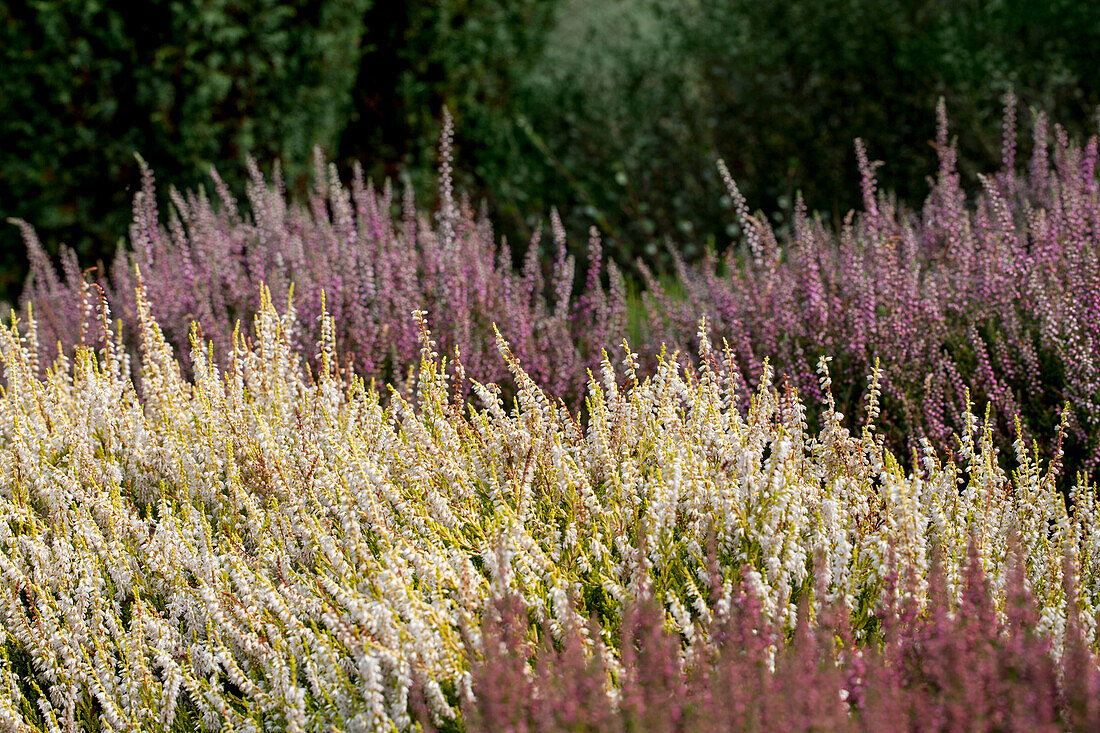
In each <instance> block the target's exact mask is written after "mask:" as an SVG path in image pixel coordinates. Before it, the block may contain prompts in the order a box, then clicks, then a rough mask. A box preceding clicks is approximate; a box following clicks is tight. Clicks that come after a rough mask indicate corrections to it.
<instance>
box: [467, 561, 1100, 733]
mask: <svg viewBox="0 0 1100 733" xmlns="http://www.w3.org/2000/svg"><path fill="white" fill-rule="evenodd" d="M715 580H716V581H717V582H716V583H715V584H714V585H715V591H716V593H715V596H716V598H715V600H716V603H715V609H716V613H715V614H714V615H713V616H712V617H710V618H708V619H706V620H705V621H702V622H698V623H697V624H696V628H695V629H694V633H695V634H697V635H698V636H699V637H700V638H701V640H702V641H701V643H700V644H699V646H700V647H701V650H699V651H698V652H697V653H696V654H695V655H694V656H690V657H689V656H686V655H684V654H683V653H682V652H681V639H680V634H678V633H676V632H675V631H674V630H670V629H669V628H667V627H666V626H665V615H664V613H663V612H662V610H661V608H660V606H659V605H658V604H656V603H655V602H654V600H653V598H652V596H648V595H647V596H644V597H642V598H639V599H635V600H633V601H632V606H631V608H632V610H631V611H630V612H629V613H628V614H627V617H626V619H625V621H624V624H623V627H622V632H621V633H622V638H623V641H622V653H621V658H618V659H617V658H615V657H612V656H611V655H609V654H608V651H607V650H606V649H604V648H601V647H599V646H598V645H597V647H596V650H595V653H589V652H588V651H587V647H589V646H593V644H592V639H591V636H590V632H589V630H588V629H586V628H585V627H581V626H574V627H571V628H570V629H569V632H568V633H566V634H565V635H563V636H562V638H561V642H560V643H559V644H558V645H557V646H555V645H554V644H553V643H551V639H550V635H549V634H544V635H543V638H542V639H541V640H536V639H534V638H532V636H531V634H530V633H529V631H528V624H527V618H526V614H525V613H524V612H523V608H522V603H521V602H520V601H518V599H517V598H516V597H515V596H512V597H501V598H498V599H496V600H495V601H494V603H493V605H492V606H491V607H490V610H489V613H487V614H486V617H485V621H484V624H483V631H482V647H483V649H484V652H483V657H482V658H481V659H479V660H477V661H475V663H474V665H473V691H474V701H473V704H472V705H471V706H470V710H469V711H468V718H469V721H470V724H469V726H468V728H469V729H470V730H486V731H489V730H526V731H566V730H570V731H572V730H598V731H626V730H645V731H745V730H753V731H756V730H760V731H765V730H866V731H879V730H970V731H1000V730H1044V731H1056V730H1066V729H1067V728H1068V729H1072V730H1094V729H1095V728H1096V727H1097V726H1098V725H1100V705H1098V704H1097V697H1096V693H1097V692H1098V691H1100V667H1098V666H1097V660H1096V657H1095V655H1093V654H1092V653H1091V652H1090V651H1089V650H1088V648H1087V647H1086V646H1085V645H1084V644H1082V639H1081V635H1080V632H1079V628H1080V627H1079V619H1078V618H1071V619H1069V621H1068V626H1067V644H1068V645H1069V647H1068V649H1067V653H1066V654H1064V655H1063V657H1062V659H1061V661H1060V662H1056V661H1055V660H1054V659H1053V658H1052V657H1051V655H1050V640H1049V638H1048V637H1045V636H1044V635H1042V634H1040V633H1037V630H1036V622H1037V615H1036V613H1035V607H1034V603H1033V602H1032V599H1031V598H1030V596H1029V594H1028V592H1027V590H1026V588H1025V583H1024V573H1023V572H1022V567H1021V566H1020V565H1019V563H1015V564H1014V565H1013V566H1012V569H1011V570H1010V571H1009V583H1008V588H1007V595H1006V598H1005V604H1004V608H1003V613H1001V612H999V611H998V608H997V607H996V604H995V603H994V599H993V596H992V595H991V594H990V593H989V587H988V580H987V578H986V577H985V574H984V573H983V571H982V566H981V561H980V559H979V557H978V553H977V551H976V546H975V545H973V544H972V545H971V553H970V560H969V562H968V564H967V566H966V569H965V572H964V578H963V580H964V589H963V593H962V597H961V599H960V600H959V602H958V603H957V604H956V603H955V602H954V601H953V599H950V598H949V597H948V594H947V593H946V592H945V590H946V589H945V586H944V575H943V573H942V571H941V568H940V567H939V566H938V565H933V567H932V570H931V573H930V575H929V585H930V588H929V602H928V606H927V609H926V613H925V614H923V615H922V614H918V613H917V612H916V608H915V605H914V604H913V601H912V596H909V598H908V599H907V600H904V601H899V599H898V596H897V594H896V584H894V583H893V582H891V583H889V584H888V585H889V589H888V596H887V597H888V599H889V601H888V604H887V606H886V608H885V612H884V613H883V615H882V626H881V629H880V632H879V634H878V636H879V641H880V644H879V645H874V646H870V647H865V646H857V645H855V644H854V643H853V640H852V636H851V633H850V628H849V627H848V626H847V623H846V622H847V617H846V615H845V614H844V613H843V612H841V613H837V610H838V609H837V608H836V607H835V606H830V605H829V604H827V603H826V604H822V607H821V611H820V612H819V613H818V614H817V618H816V619H815V623H813V624H811V622H810V619H809V618H808V615H809V607H808V605H807V604H805V603H804V604H803V606H802V608H801V609H800V614H799V621H798V625H797V626H796V628H795V629H794V630H793V631H792V632H791V633H790V634H784V633H782V632H781V631H779V630H777V629H775V627H774V625H773V624H771V623H769V621H768V619H767V618H765V617H764V615H763V614H762V612H761V606H760V603H759V602H758V599H757V597H756V595H755V592H754V590H753V588H752V587H751V585H749V584H747V583H744V584H742V586H741V588H740V589H739V590H738V591H737V592H736V593H735V594H734V596H733V597H729V596H727V595H726V592H727V591H726V590H725V589H723V588H722V586H721V580H720V578H719V577H718V576H717V575H715ZM891 580H892V579H891ZM910 590H912V589H911V588H910ZM1070 591H1071V592H1072V589H1070ZM1074 607H1075V606H1074V605H1073V604H1070V605H1069V606H1068V608H1069V609H1070V610H1071V611H1072V609H1073V608H1074ZM598 631H599V629H598V628H597V629H594V630H593V631H592V632H591V635H594V634H595V633H598ZM540 642H541V643H540ZM1059 679H1062V680H1063V683H1062V684H1059ZM610 680H617V683H618V686H617V688H615V689H614V692H613V694H612V695H611V696H609V695H608V694H607V689H606V688H607V686H608V684H609V681H610Z"/></svg>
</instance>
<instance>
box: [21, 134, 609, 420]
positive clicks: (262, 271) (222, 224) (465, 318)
mask: <svg viewBox="0 0 1100 733" xmlns="http://www.w3.org/2000/svg"><path fill="white" fill-rule="evenodd" d="M451 143H452V126H451V123H450V118H449V117H448V118H447V121H446V124H445V125H444V132H443V136H442V139H441V145H440V166H441V169H440V199H441V201H442V204H441V208H440V211H439V213H438V216H437V218H436V221H434V222H432V221H429V219H428V217H427V216H426V215H424V214H422V213H418V211H417V209H416V207H415V205H414V203H413V200H412V198H411V193H410V192H408V191H406V194H405V197H404V199H403V200H402V201H400V202H398V201H395V200H394V193H393V191H392V189H391V188H390V186H389V184H388V183H387V185H386V186H385V187H384V188H383V189H382V190H381V191H378V190H376V189H375V188H374V187H373V185H372V184H370V183H366V182H364V180H363V175H362V170H361V168H359V167H356V168H355V171H354V174H353V177H352V181H351V185H350V188H349V187H345V186H344V185H343V183H342V182H341V180H340V178H339V176H338V174H337V171H336V169H335V167H334V166H332V165H328V166H326V165H325V163H324V161H323V160H322V159H321V158H320V157H318V158H317V160H316V178H315V183H316V185H315V187H314V189H313V191H312V194H311V195H310V197H309V199H308V201H307V203H306V204H305V205H301V206H299V205H295V204H292V203H290V202H289V201H288V197H287V192H286V189H285V188H284V185H283V181H282V178H281V176H280V173H279V170H278V168H276V169H275V172H274V174H273V180H272V181H271V182H268V181H266V180H265V179H264V177H263V175H262V174H261V173H260V171H259V169H258V168H257V166H256V165H255V164H254V163H253V164H250V166H249V170H250V173H251V183H250V185H249V187H248V200H249V205H250V210H251V216H247V215H246V214H245V213H244V212H243V211H242V210H241V206H240V205H239V204H238V202H237V201H236V200H235V199H234V197H233V196H232V194H231V193H230V192H229V190H228V189H227V188H226V186H225V185H223V184H222V182H221V180H220V179H219V178H218V176H217V173H216V171H212V172H211V175H212V176H213V178H214V182H215V184H216V185H215V188H216V190H217V193H218V201H217V202H214V201H211V200H210V199H208V198H207V197H206V196H205V195H204V194H203V193H202V191H199V192H195V193H189V194H182V193H180V192H178V191H175V190H172V191H170V199H171V202H172V207H171V210H170V213H169V215H168V217H167V222H162V220H161V216H160V212H159V209H158V206H157V199H156V189H155V184H154V180H153V175H152V172H151V171H150V170H149V169H148V167H144V168H143V185H142V188H141V190H140V191H139V192H138V193H137V195H136V196H135V199H134V222H133V225H132V227H131V229H130V246H129V247H128V248H125V249H124V250H123V251H121V252H120V253H119V255H118V257H117V258H116V260H115V261H114V264H113V266H112V268H111V271H110V277H109V278H107V277H105V275H104V273H102V272H101V273H100V276H99V278H98V284H99V285H100V286H101V288H102V289H103V290H104V291H105V292H106V293H107V294H108V299H109V300H110V302H111V304H112V306H113V308H114V310H115V311H116V312H117V313H118V314H119V315H120V316H121V317H122V321H123V324H124V329H123V330H124V334H125V337H126V340H127V342H128V343H131V344H135V343H136V342H137V336H138V333H139V329H140V326H139V324H138V310H137V305H136V302H135V300H134V292H135V288H136V285H137V282H136V279H135V272H136V269H140V271H141V277H142V281H143V283H144V287H145V288H146V290H147V292H148V293H149V297H150V299H151V301H152V303H154V308H155V313H154V315H155V316H156V317H157V318H158V320H159V321H160V322H162V323H164V324H165V326H164V333H165V336H166V338H167V339H168V340H169V342H170V343H171V344H172V345H173V347H174V348H175V349H176V350H177V351H178V352H179V353H181V354H183V355H185V362H186V354H188V353H189V346H188V339H189V332H190V324H191V322H192V321H198V322H199V323H200V324H201V326H202V329H203V331H202V333H203V335H204V336H205V337H206V338H208V339H210V340H211V341H212V342H213V343H214V347H215V353H216V354H217V355H218V356H219V357H224V356H225V355H227V354H228V353H229V351H230V350H231V348H232V339H233V334H234V331H235V328H236V325H237V324H238V322H239V323H241V324H242V326H243V328H244V329H245V332H246V333H247V329H248V327H249V324H250V323H251V321H252V318H253V317H254V315H255V313H256V309H255V293H256V292H257V290H258V288H259V287H260V285H261V284H266V286H267V287H268V288H269V289H270V290H271V293H272V296H273V297H274V298H276V299H277V300H278V301H279V302H285V301H286V300H287V299H288V298H290V296H291V294H293V295H294V301H293V304H294V307H296V308H297V309H298V320H297V324H298V325H297V327H296V328H297V330H296V332H295V333H293V334H291V336H290V338H291V341H292V344H293V345H294V346H295V347H298V348H303V349H307V348H308V347H309V346H310V345H312V344H314V343H316V342H317V341H318V340H319V338H320V335H321V334H320V329H321V320H320V313H321V308H322V302H323V303H324V307H325V308H327V312H328V313H330V314H331V315H332V319H333V323H334V324H335V328H336V332H335V337H336V340H337V343H338V344H339V346H340V352H341V354H342V355H343V359H344V360H345V363H342V364H341V366H350V367H352V368H354V370H355V371H356V373H358V374H359V375H361V376H363V377H364V378H365V379H367V380H370V379H377V380H378V381H379V382H380V383H382V382H386V383H403V382H404V381H405V380H406V379H407V378H408V374H407V373H406V372H404V371H403V370H406V369H407V368H408V367H409V366H410V365H413V364H414V363H415V360H416V355H417V353H418V348H419V347H418V346H417V333H416V329H415V326H414V324H413V322H412V321H411V320H410V318H409V315H408V314H409V313H410V312H412V311H413V310H414V309H418V308H419V309H423V310H425V311H426V313H427V314H428V316H429V318H431V320H432V321H433V323H435V324H437V336H438V338H439V339H440V343H441V345H442V348H444V349H445V350H446V352H447V353H451V354H453V353H454V351H455V350H456V349H457V350H458V351H459V352H460V353H461V355H462V361H463V364H464V365H465V367H466V369H467V370H468V372H469V373H470V374H471V375H472V376H475V377H477V378H478V379H481V380H483V381H495V382H506V381H507V380H508V372H507V369H506V368H505V366H504V363H503V362H502V361H501V360H500V359H499V358H498V357H497V355H496V351H495V347H494V346H493V340H492V329H493V326H494V324H497V325H498V327H499V328H500V330H501V332H502V333H503V334H504V335H505V336H506V337H507V338H508V340H509V342H510V343H511V344H512V349H513V351H514V353H515V354H516V356H517V357H518V358H519V359H521V360H522V361H523V363H524V364H525V367H526V369H527V370H528V371H529V373H530V374H531V375H532V376H533V377H534V378H535V379H536V380H538V382H539V384H540V385H542V386H543V387H545V388H547V389H548V390H549V391H550V393H551V394H553V395H554V396H555V397H560V398H565V399H568V400H569V401H570V402H572V403H574V404H576V403H578V402H579V401H580V399H581V396H582V394H583V391H584V375H585V369H586V368H590V367H591V368H594V367H596V366H598V363H599V361H598V360H599V349H600V348H602V345H603V344H605V343H614V342H615V341H616V340H618V339H621V338H622V337H623V336H624V335H625V329H626V285H625V282H624V280H623V277H622V275H621V273H620V272H619V270H618V269H617V267H616V266H615V265H614V263H613V262H605V261H604V254H603V251H602V247H601V243H600V239H599V236H598V235H597V234H596V233H595V232H593V233H592V235H591V238H590V240H589V242H588V248H587V250H588V251H587V270H586V272H585V274H584V279H583V281H582V280H581V279H580V278H579V277H578V276H577V273H576V270H577V264H576V261H575V257H574V256H573V255H571V254H570V253H569V251H568V247H567V240H566V234H565V230H564V229H563V228H562V226H561V222H560V220H559V218H558V216H557V213H556V212H555V213H553V214H552V216H551V222H550V223H551V227H550V229H551V233H552V240H553V243H552V248H551V249H552V252H553V253H554V254H553V262H552V265H551V267H549V268H546V269H545V271H544V268H543V266H542V262H541V253H542V251H543V249H542V248H541V247H540V237H539V236H536V237H535V238H534V239H533V240H532V241H531V243H530V247H529V248H528V251H527V254H526V256H525V257H524V259H523V261H522V262H521V263H519V266H518V267H515V266H513V264H512V254H511V250H510V248H509V247H508V245H507V243H504V242H498V241H496V240H495V239H494V236H493V233H492V229H491V227H490V225H489V223H488V221H487V220H486V219H485V217H484V216H483V215H482V216H478V215H476V214H475V213H474V211H473V210H472V209H471V207H470V204H469V202H468V201H466V200H457V199H456V197H455V194H454V192H453V190H452V183H451V172H452V171H451V165H452V160H451V159H452V154H451ZM395 208H399V209H400V211H401V214H400V216H395V215H394V214H393V209H395ZM18 223H19V224H20V225H21V226H22V228H23V231H24V237H25V240H26V242H27V247H28V252H29V258H30V260H31V265H32V270H33V275H32V278H31V280H30V281H29V284H28V286H27V288H26V290H25V292H24V296H23V300H24V303H28V302H33V303H34V304H35V307H37V308H38V312H37V317H38V323H39V326H40V329H41V331H42V336H41V338H40V342H41V344H42V358H43V359H44V360H49V359H52V356H53V354H54V353H56V347H57V343H58V341H60V342H61V343H63V344H66V345H74V344H78V343H82V342H83V340H84V335H85V334H86V333H95V329H94V328H93V327H92V324H93V321H94V318H93V315H92V313H91V311H90V310H89V308H90V306H91V304H92V303H93V302H94V299H95V298H91V299H89V297H88V296H87V294H86V287H85V285H84V282H83V281H84V276H83V275H82V273H81V271H80V269H79V266H78V265H77V259H76V256H75V255H74V254H73V253H72V251H71V250H64V251H63V253H62V257H61V264H62V273H61V274H58V273H57V272H56V271H55V270H54V268H53V266H52V265H51V263H50V261H49V258H48V257H47V255H46V254H45V252H44V250H43V248H42V247H41V245H40V244H39V242H38V240H37V238H36V237H35V234H34V232H33V230H32V229H31V228H30V227H29V226H28V225H26V224H25V223H23V222H18ZM605 280H606V281H607V283H608V285H607V286H606V287H605V286H604V284H603V282H604V281H605ZM576 282H580V283H581V287H580V288H579V289H578V290H577V291H576V292H575V291H574V287H575V283H576ZM93 295H94V293H93ZM318 363H319V362H318V359H317V358H316V357H315V358H311V359H310V364H311V366H312V367H313V368H315V369H316V368H317V365H318Z"/></svg>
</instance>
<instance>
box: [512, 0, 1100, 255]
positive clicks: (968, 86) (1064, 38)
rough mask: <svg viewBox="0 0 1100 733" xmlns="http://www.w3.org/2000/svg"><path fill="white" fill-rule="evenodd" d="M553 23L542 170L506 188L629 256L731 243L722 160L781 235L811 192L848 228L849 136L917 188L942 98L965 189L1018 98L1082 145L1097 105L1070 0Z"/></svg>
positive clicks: (693, 2)
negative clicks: (1007, 97)
mask: <svg viewBox="0 0 1100 733" xmlns="http://www.w3.org/2000/svg"><path fill="white" fill-rule="evenodd" d="M560 17H561V20H560V22H559V23H558V24H557V25H556V26H555V28H554V29H553V30H552V31H551V32H550V34H549V36H548V39H547V44H546V48H545V51H544V52H543V54H542V55H541V57H540V59H539V61H538V63H536V64H535V65H534V67H533V68H532V71H531V73H530V74H529V75H527V76H526V77H525V78H524V81H523V84H522V87H521V88H522V95H521V97H520V106H519V108H518V112H517V119H518V120H519V122H518V124H519V125H520V126H521V127H522V126H523V125H526V126H527V129H528V131H529V137H530V138H531V140H533V141H534V142H535V143H536V152H537V153H538V155H539V157H541V158H542V165H541V166H537V165H535V163H533V162H529V163H527V164H526V165H524V166H518V167H516V169H515V170H516V171H517V176H510V175H509V171H508V169H507V168H504V167H502V169H501V170H500V171H499V173H500V174H501V176H502V179H501V180H500V181H498V182H496V183H495V185H496V186H498V187H499V188H504V187H515V185H516V183H517V182H518V180H520V179H519V178H518V176H523V179H522V180H524V181H525V182H526V186H527V191H528V197H529V198H528V200H527V203H528V205H529V206H530V211H531V212H532V213H533V212H537V211H538V210H540V209H544V208H546V207H547V206H549V205H551V204H555V205H558V206H559V207H560V208H561V209H562V211H563V212H564V213H566V214H569V215H572V216H573V220H572V222H571V223H572V226H571V228H581V229H582V230H583V227H586V226H587V225H588V224H590V223H599V224H600V225H601V226H602V227H603V228H604V229H605V230H606V233H607V234H608V235H609V236H610V237H611V238H612V239H614V240H616V241H617V242H618V243H619V246H620V250H621V251H620V256H621V258H622V259H624V260H626V261H628V262H629V261H630V260H631V259H633V257H635V256H639V255H644V256H647V257H649V258H654V257H658V258H663V257H665V254H664V252H663V248H662V247H661V246H660V245H659V243H658V242H655V241H654V238H655V236H656V237H661V236H671V237H673V238H674V239H676V240H679V241H682V242H684V243H685V244H684V245H683V247H682V251H683V254H684V255H685V256H688V257H693V256H697V255H699V254H701V251H702V248H703V247H704V246H705V244H706V242H707V241H708V239H710V238H712V237H713V238H714V239H716V240H717V241H719V242H721V241H723V240H725V239H726V238H727V237H729V236H737V234H738V232H737V228H736V227H735V226H732V225H730V220H731V219H732V218H733V217H732V216H730V215H729V214H728V213H727V212H725V211H724V210H723V204H727V205H728V200H723V198H722V188H721V185H720V184H719V182H718V181H717V177H716V175H714V173H713V170H714V166H713V161H714V158H715V157H717V156H721V157H723V158H725V159H726V161H727V163H729V165H730V168H731V170H732V172H733V175H734V177H735V178H736V179H737V181H738V183H739V185H742V187H743V189H744V191H745V193H746V195H747V196H748V198H749V200H750V202H751V203H752V204H753V205H754V206H759V207H761V208H763V209H765V210H767V211H776V212H777V213H776V214H774V215H773V219H774V221H775V222H776V223H777V224H779V225H780V226H782V225H783V224H785V223H786V221H787V219H788V218H789V216H790V213H791V210H792V205H793V201H794V196H795V193H796V192H797V191H799V190H801V191H802V192H803V194H804V196H805V198H806V201H807V203H808V204H809V206H810V208H811V209H819V210H822V211H823V212H824V213H825V214H826V215H828V216H831V217H832V218H833V220H836V219H837V218H838V217H840V216H842V215H843V214H844V213H845V212H846V211H847V210H848V209H849V208H852V207H854V206H856V205H857V204H858V199H857V197H856V196H857V194H858V191H859V187H858V185H856V184H857V182H858V171H857V169H856V164H855V159H854V156H853V152H852V141H853V140H854V139H855V138H856V137H863V138H864V139H865V140H866V142H867V144H868V148H869V150H870V152H871V155H872V156H873V157H883V158H887V157H888V159H889V165H888V166H887V167H885V168H883V169H882V170H881V171H880V173H879V180H880V182H881V183H882V184H883V186H884V188H886V189H893V190H895V191H896V192H897V193H898V194H899V195H900V196H902V197H907V198H910V199H916V198H920V197H922V196H923V194H924V193H925V192H926V190H927V184H926V183H925V175H926V173H927V171H928V170H931V169H932V168H933V167H934V164H935V151H934V149H933V147H932V145H931V141H932V140H934V137H935V135H934V129H933V128H934V123H935V117H934V114H933V112H932V111H933V108H934V106H935V104H936V100H937V99H938V98H939V97H941V96H943V97H945V98H946V101H947V106H948V109H949V110H950V112H951V117H952V124H953V128H954V130H955V131H956V133H957V134H958V135H959V147H960V161H959V166H960V170H961V171H962V173H963V174H964V180H969V181H971V182H972V181H973V178H972V177H969V178H968V176H972V175H973V173H974V172H975V171H977V170H981V169H984V168H987V167H988V165H989V163H990V162H992V161H994V160H997V159H998V158H999V157H1000V152H1001V151H1000V137H999V135H998V128H999V119H998V115H999V114H1000V111H1001V104H1000V99H1001V97H1002V95H1003V94H1004V93H1005V92H1006V91H1007V90H1008V89H1010V88H1014V89H1015V90H1016V92H1017V94H1018V96H1019V97H1020V98H1021V100H1023V103H1024V105H1025V108H1026V105H1035V106H1037V107H1040V108H1042V109H1044V110H1046V111H1048V112H1050V114H1051V115H1052V117H1053V118H1054V119H1059V120H1065V121H1068V122H1069V127H1070V128H1071V129H1070V132H1071V133H1078V134H1079V133H1081V132H1086V133H1090V132H1092V127H1093V115H1094V107H1095V105H1096V104H1097V103H1098V102H1100V74H1098V72H1097V67H1096V64H1095V62H1094V59H1093V58H1092V56H1091V55H1090V54H1089V52H1088V49H1089V48H1092V47H1094V46H1095V40H1096V39H1097V37H1098V35H1100V6H1096V5H1093V4H1087V3H1075V2H1070V1H1069V0H1059V1H1057V2H1053V3H1027V2H1022V0H1003V1H1001V2H980V3H979V2H954V1H948V0H938V1H936V2H929V3H909V2H902V1H901V0H821V1H820V2H801V3H759V2H749V1H748V0H718V1H716V2H698V1H697V0H676V1H675V2H665V1H658V0H647V1H642V2H623V1H622V0H586V1H585V2H579V1H574V2H569V3H568V4H567V5H566V7H565V8H564V9H563V10H562V12H561V14H560ZM1025 114H1026V113H1025ZM532 169H537V170H538V172H537V174H536V175H532V174H531V170H532ZM504 197H505V196H503V195H501V196H498V198H504ZM567 223H569V222H567Z"/></svg>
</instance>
